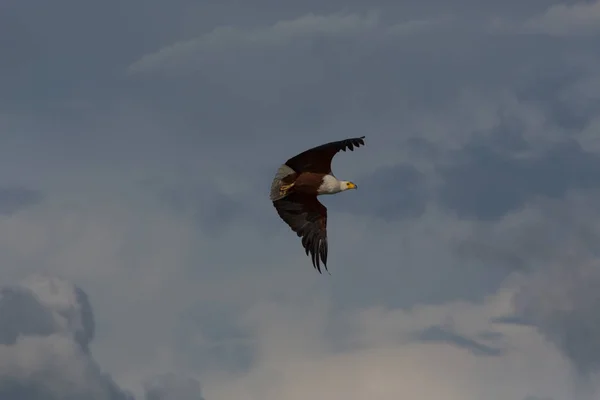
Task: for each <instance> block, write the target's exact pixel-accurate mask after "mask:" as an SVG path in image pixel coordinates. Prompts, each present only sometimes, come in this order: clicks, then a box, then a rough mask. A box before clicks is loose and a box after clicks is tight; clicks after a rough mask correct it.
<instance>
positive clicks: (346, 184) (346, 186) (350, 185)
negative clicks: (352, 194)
mask: <svg viewBox="0 0 600 400" xmlns="http://www.w3.org/2000/svg"><path fill="white" fill-rule="evenodd" d="M357 188H358V186H356V184H355V183H353V182H350V181H340V191H341V192H343V191H344V190H348V189H357Z"/></svg>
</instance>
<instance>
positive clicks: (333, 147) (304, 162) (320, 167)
mask: <svg viewBox="0 0 600 400" xmlns="http://www.w3.org/2000/svg"><path fill="white" fill-rule="evenodd" d="M364 138H365V137H364V136H361V137H359V138H352V139H345V140H339V141H337V142H329V143H325V144H322V145H321V146H317V147H313V148H312V149H308V150H306V151H304V152H302V153H300V154H298V155H297V156H294V157H292V158H290V159H289V160H287V161H286V162H285V164H286V165H287V166H288V167H290V168H291V169H293V170H294V171H296V172H297V173H301V172H320V173H323V174H329V173H331V160H332V159H333V156H335V155H336V153H337V152H338V151H340V150H343V151H346V149H350V151H354V147H360V146H361V145H363V146H364V145H365V141H364V140H363V139H364Z"/></svg>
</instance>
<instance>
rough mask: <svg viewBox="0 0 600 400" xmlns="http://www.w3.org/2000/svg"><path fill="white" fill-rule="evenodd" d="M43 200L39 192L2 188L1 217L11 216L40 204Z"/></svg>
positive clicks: (17, 187) (0, 197) (0, 190)
mask: <svg viewBox="0 0 600 400" xmlns="http://www.w3.org/2000/svg"><path fill="white" fill-rule="evenodd" d="M42 199H43V196H42V193H41V192H39V191H37V190H32V189H27V188H24V187H19V186H3V187H2V186H0V215H2V214H4V215H10V214H12V213H15V212H17V211H19V210H20V209H22V208H27V207H30V206H33V205H36V204H39V203H40V202H41V201H42Z"/></svg>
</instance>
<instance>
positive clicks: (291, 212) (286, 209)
mask: <svg viewBox="0 0 600 400" xmlns="http://www.w3.org/2000/svg"><path fill="white" fill-rule="evenodd" d="M273 205H274V206H275V209H276V210H277V213H278V214H279V217H281V219H282V220H283V221H284V222H285V223H286V224H288V225H289V226H290V228H292V230H293V231H294V232H296V234H297V235H298V237H301V238H302V246H303V247H304V250H306V255H309V253H310V256H311V258H312V264H313V267H315V269H316V270H317V271H319V273H321V262H322V263H323V266H324V267H325V270H326V271H327V207H325V206H324V205H323V204H321V203H320V202H319V200H317V197H316V196H309V195H306V194H301V193H291V194H290V195H288V196H286V197H284V198H283V199H280V200H276V201H274V202H273Z"/></svg>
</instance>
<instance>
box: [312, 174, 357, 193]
mask: <svg viewBox="0 0 600 400" xmlns="http://www.w3.org/2000/svg"><path fill="white" fill-rule="evenodd" d="M356 188H357V186H356V185H355V184H354V183H352V182H350V181H340V180H338V179H337V178H336V177H335V176H333V175H325V176H324V177H323V182H322V183H321V186H319V190H318V193H319V194H335V193H339V192H343V191H344V190H348V189H356Z"/></svg>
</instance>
